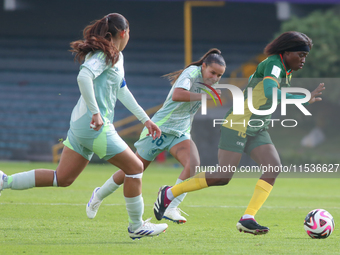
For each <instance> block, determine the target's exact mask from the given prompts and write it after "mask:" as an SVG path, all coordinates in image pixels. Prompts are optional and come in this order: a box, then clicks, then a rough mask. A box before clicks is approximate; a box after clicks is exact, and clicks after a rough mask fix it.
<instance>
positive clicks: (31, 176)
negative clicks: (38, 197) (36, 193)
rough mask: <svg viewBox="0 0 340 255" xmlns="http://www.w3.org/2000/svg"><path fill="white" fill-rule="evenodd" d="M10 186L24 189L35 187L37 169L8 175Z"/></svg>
mask: <svg viewBox="0 0 340 255" xmlns="http://www.w3.org/2000/svg"><path fill="white" fill-rule="evenodd" d="M7 179H8V182H9V183H8V188H11V189H16V190H22V189H30V188H33V187H35V170H31V171H28V172H22V173H17V174H13V175H11V176H8V178H7Z"/></svg>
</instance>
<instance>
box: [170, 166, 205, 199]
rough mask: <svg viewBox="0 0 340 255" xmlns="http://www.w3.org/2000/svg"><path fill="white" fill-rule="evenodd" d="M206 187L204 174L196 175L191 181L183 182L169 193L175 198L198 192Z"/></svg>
mask: <svg viewBox="0 0 340 255" xmlns="http://www.w3.org/2000/svg"><path fill="white" fill-rule="evenodd" d="M206 187H208V184H207V181H206V179H205V173H204V172H202V173H199V174H196V175H195V176H194V177H192V178H191V179H188V180H186V181H184V182H181V183H179V184H176V185H175V186H173V187H172V188H171V192H172V194H173V195H174V197H177V196H179V195H181V194H183V193H185V192H190V191H195V190H200V189H204V188H206Z"/></svg>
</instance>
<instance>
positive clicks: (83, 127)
mask: <svg viewBox="0 0 340 255" xmlns="http://www.w3.org/2000/svg"><path fill="white" fill-rule="evenodd" d="M83 34H84V40H79V41H75V42H72V43H71V47H72V50H71V51H72V52H74V53H76V59H78V61H79V62H82V61H84V63H83V64H82V65H81V67H80V72H79V74H78V77H77V81H78V85H79V89H80V92H81V96H80V99H79V101H78V103H77V105H76V106H75V107H74V109H73V112H72V115H71V121H70V129H69V131H68V134H67V139H66V140H65V141H64V145H65V147H64V149H63V152H62V155H61V159H60V163H59V165H58V167H57V169H56V171H53V170H48V169H36V170H31V171H28V172H23V173H17V174H13V175H11V176H6V175H5V174H4V173H3V172H0V190H3V189H14V190H22V189H29V188H33V187H46V186H60V187H67V186H69V185H71V184H72V183H73V182H74V180H75V179H76V178H77V177H78V175H79V174H80V173H81V172H82V171H83V170H84V168H85V167H86V165H87V164H88V163H89V161H90V159H91V158H92V156H93V153H96V154H97V155H98V156H99V157H100V158H103V159H105V160H107V161H108V162H110V163H111V164H113V165H115V166H117V167H119V168H120V169H122V171H123V172H124V173H125V185H124V196H125V201H126V209H127V211H128V215H129V227H128V233H129V236H130V237H131V238H132V239H135V238H141V237H144V236H154V235H158V234H160V233H162V232H163V231H165V229H166V228H167V227H168V226H167V224H152V223H150V222H149V220H146V221H143V220H142V215H143V211H144V203H143V198H142V196H141V187H142V175H143V163H142V162H141V161H140V160H139V159H138V158H137V157H136V155H135V154H134V153H133V152H132V151H131V149H130V148H129V147H128V146H127V144H126V143H125V142H124V141H123V140H122V139H121V138H120V137H119V135H118V134H117V132H116V130H115V129H114V126H113V125H112V123H113V117H114V108H115V104H116V100H117V99H119V100H120V101H121V102H122V103H123V104H124V105H125V106H126V107H127V108H128V109H129V110H130V111H131V112H132V113H133V114H134V115H135V116H136V117H137V118H138V119H139V120H140V121H141V122H142V123H144V124H145V127H146V128H147V133H148V134H149V135H151V136H152V137H153V138H156V137H159V136H160V134H161V131H160V129H159V128H158V127H157V125H155V124H154V123H153V122H152V121H151V120H150V119H149V117H148V115H147V114H146V113H145V112H144V110H143V109H142V108H141V107H140V106H139V105H138V103H137V102H136V100H135V99H134V97H133V95H132V94H131V92H130V91H129V89H128V88H127V86H126V83H125V79H124V66H123V63H124V62H123V61H124V60H123V54H122V53H121V51H122V50H123V49H124V48H125V46H126V44H127V42H128V40H129V23H128V21H127V20H126V19H125V17H123V16H122V15H121V14H118V13H111V14H109V15H107V16H105V17H103V18H102V19H100V20H97V21H95V22H94V23H93V24H91V25H88V26H87V27H86V28H85V29H84V33H83Z"/></svg>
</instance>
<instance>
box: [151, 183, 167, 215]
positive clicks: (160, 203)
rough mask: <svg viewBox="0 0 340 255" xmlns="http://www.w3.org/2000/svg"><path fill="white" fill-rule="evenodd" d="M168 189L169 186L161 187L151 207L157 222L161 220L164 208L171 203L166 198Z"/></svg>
mask: <svg viewBox="0 0 340 255" xmlns="http://www.w3.org/2000/svg"><path fill="white" fill-rule="evenodd" d="M170 188H171V187H170V186H162V187H160V189H159V191H158V197H157V200H156V202H155V204H154V206H153V212H154V214H155V217H156V219H157V220H161V219H162V218H163V215H164V212H165V210H166V208H167V207H168V206H169V204H170V203H171V201H170V200H169V199H168V198H167V197H166V191H167V190H168V189H170ZM165 201H167V202H165Z"/></svg>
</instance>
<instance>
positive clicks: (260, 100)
mask: <svg viewBox="0 0 340 255" xmlns="http://www.w3.org/2000/svg"><path fill="white" fill-rule="evenodd" d="M291 78H292V71H291V70H287V69H286V66H285V64H284V62H283V59H282V55H272V56H269V57H268V58H266V59H265V60H263V61H262V62H261V63H260V64H259V65H258V66H257V68H256V71H255V73H254V74H253V75H252V77H251V78H250V79H249V82H248V85H247V87H246V88H245V90H244V91H243V94H244V115H234V114H233V108H231V109H230V110H229V111H228V112H227V114H226V116H225V119H226V121H225V124H223V127H226V128H229V129H232V130H236V131H239V132H241V133H245V134H247V135H250V136H255V135H256V134H257V133H258V132H259V131H260V130H263V129H268V125H269V124H270V119H271V114H269V115H256V114H254V113H252V112H251V111H250V109H249V107H248V88H252V92H253V96H252V97H253V98H252V99H253V107H254V108H255V109H257V110H268V109H270V108H271V107H272V104H273V101H272V96H273V94H272V90H273V87H277V88H278V90H277V91H278V97H277V98H278V102H277V103H279V102H280V101H281V90H280V89H281V88H282V87H290V81H291ZM286 98H291V99H293V98H304V96H301V95H292V94H289V93H286ZM248 123H249V124H250V125H248Z"/></svg>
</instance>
